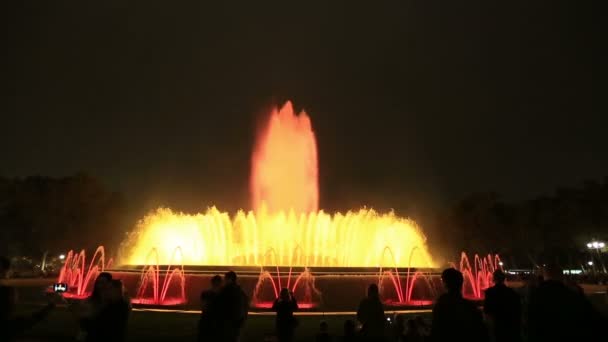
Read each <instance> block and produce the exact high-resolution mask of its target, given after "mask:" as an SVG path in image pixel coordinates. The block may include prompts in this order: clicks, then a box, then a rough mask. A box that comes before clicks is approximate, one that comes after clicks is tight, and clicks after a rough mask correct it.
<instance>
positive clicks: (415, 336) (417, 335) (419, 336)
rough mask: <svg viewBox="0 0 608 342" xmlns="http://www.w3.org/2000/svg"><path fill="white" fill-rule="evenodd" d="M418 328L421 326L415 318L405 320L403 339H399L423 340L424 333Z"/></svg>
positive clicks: (412, 341)
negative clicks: (405, 326)
mask: <svg viewBox="0 0 608 342" xmlns="http://www.w3.org/2000/svg"><path fill="white" fill-rule="evenodd" d="M420 328H421V327H420V326H419V325H418V322H417V321H416V320H415V319H408V320H407V331H406V332H405V335H404V336H403V339H402V340H400V341H403V342H423V341H424V334H423V333H422V331H421V330H420Z"/></svg>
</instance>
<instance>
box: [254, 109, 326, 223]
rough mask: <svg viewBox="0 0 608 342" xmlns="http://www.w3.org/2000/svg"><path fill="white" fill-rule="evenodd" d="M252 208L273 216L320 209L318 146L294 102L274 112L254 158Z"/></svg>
mask: <svg viewBox="0 0 608 342" xmlns="http://www.w3.org/2000/svg"><path fill="white" fill-rule="evenodd" d="M251 160H252V163H251V197H252V201H253V203H252V204H253V208H254V209H255V210H256V211H257V210H259V209H260V207H261V206H262V203H264V204H265V205H266V208H267V209H268V210H269V211H270V212H279V211H281V210H290V209H293V210H295V211H296V212H297V213H312V212H315V211H317V210H318V208H319V185H318V180H317V173H318V172H317V170H318V166H317V143H316V140H315V134H314V133H313V131H312V126H311V124H310V118H309V117H308V115H307V114H306V113H305V112H304V111H302V112H301V113H300V114H299V115H296V114H295V113H294V111H293V106H292V104H291V102H287V103H285V105H284V106H283V108H281V109H280V110H276V109H275V110H273V111H272V113H271V115H270V120H269V122H268V126H267V127H266V128H265V130H264V131H263V133H262V134H261V136H260V138H259V140H258V143H257V145H256V148H255V150H254V151H253V156H252V158H251Z"/></svg>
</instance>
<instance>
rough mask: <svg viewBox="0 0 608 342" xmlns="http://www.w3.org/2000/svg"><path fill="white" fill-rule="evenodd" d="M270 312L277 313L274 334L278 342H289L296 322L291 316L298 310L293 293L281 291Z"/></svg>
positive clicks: (287, 290) (285, 290)
mask: <svg viewBox="0 0 608 342" xmlns="http://www.w3.org/2000/svg"><path fill="white" fill-rule="evenodd" d="M272 310H274V311H275V312H276V313H277V316H276V332H277V338H278V340H279V342H291V341H293V336H294V333H295V330H296V326H297V321H296V318H295V317H294V316H293V313H294V311H297V310H298V303H297V302H296V299H295V297H294V296H293V293H290V292H289V289H285V288H284V289H281V293H280V294H279V298H277V299H276V300H275V301H274V303H273V304H272Z"/></svg>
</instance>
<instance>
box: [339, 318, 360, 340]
mask: <svg viewBox="0 0 608 342" xmlns="http://www.w3.org/2000/svg"><path fill="white" fill-rule="evenodd" d="M356 341H357V325H356V324H355V321H353V320H352V319H347V320H346V321H344V335H343V336H342V342H356Z"/></svg>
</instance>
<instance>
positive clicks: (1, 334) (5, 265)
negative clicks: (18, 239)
mask: <svg viewBox="0 0 608 342" xmlns="http://www.w3.org/2000/svg"><path fill="white" fill-rule="evenodd" d="M10 268H11V262H10V260H9V259H8V258H6V257H3V256H0V341H3V342H4V341H11V340H13V339H14V338H15V337H16V336H17V335H19V334H21V333H23V332H24V331H25V330H27V329H29V328H31V327H32V326H33V325H34V324H36V323H38V322H39V321H41V320H42V319H44V318H45V317H46V316H47V315H48V314H49V312H50V311H51V310H52V309H53V308H54V307H55V300H56V298H57V297H58V295H56V294H49V297H48V300H49V302H48V304H47V305H46V306H45V307H44V308H43V309H41V310H39V311H37V312H35V313H33V314H30V315H15V308H16V298H17V296H16V294H15V289H14V288H12V287H11V286H8V285H6V284H4V281H5V279H6V278H7V276H8V272H9V271H10Z"/></svg>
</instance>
